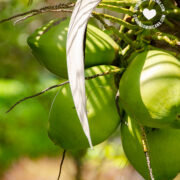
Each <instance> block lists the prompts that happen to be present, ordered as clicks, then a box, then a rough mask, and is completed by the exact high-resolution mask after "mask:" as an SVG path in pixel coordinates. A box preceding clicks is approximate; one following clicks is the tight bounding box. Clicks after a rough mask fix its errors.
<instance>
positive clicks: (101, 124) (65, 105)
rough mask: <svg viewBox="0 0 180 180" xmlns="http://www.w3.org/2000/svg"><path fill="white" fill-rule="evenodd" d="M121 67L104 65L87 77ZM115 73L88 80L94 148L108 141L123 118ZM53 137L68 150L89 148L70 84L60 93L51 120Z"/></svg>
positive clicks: (88, 110) (87, 72)
mask: <svg viewBox="0 0 180 180" xmlns="http://www.w3.org/2000/svg"><path fill="white" fill-rule="evenodd" d="M116 68H117V67H115V66H109V65H100V66H94V67H91V68H88V69H86V70H85V74H86V76H93V75H95V74H101V73H103V72H107V71H110V70H115V69H116ZM117 91H118V88H117V87H116V86H115V82H114V74H108V75H104V76H98V77H96V78H93V79H90V80H86V97H87V115H88V121H89V127H90V134H91V139H92V143H93V145H96V144H99V143H101V142H103V141H104V140H106V139H107V138H108V137H109V136H110V135H111V134H112V133H113V132H114V131H115V130H116V128H117V126H118V125H119V123H120V117H119V115H118V112H117V108H116V102H115V96H116V93H117ZM48 132H49V137H50V138H51V140H52V141H53V142H54V143H55V144H57V145H59V146H61V147H62V148H64V149H71V150H72V149H84V148H88V147H89V143H88V141H87V138H86V136H85V134H84V132H83V129H82V127H81V124H80V121H79V119H78V116H77V113H76V110H75V107H74V102H73V99H72V95H71V91H70V87H69V84H67V85H64V86H63V87H61V88H60V90H59V91H58V93H57V95H56V98H55V101H54V103H53V105H52V109H51V112H50V118H49V130H48Z"/></svg>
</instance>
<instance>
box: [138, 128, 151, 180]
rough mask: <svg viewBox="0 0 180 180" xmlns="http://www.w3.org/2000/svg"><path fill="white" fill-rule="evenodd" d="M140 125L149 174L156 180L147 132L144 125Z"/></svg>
mask: <svg viewBox="0 0 180 180" xmlns="http://www.w3.org/2000/svg"><path fill="white" fill-rule="evenodd" d="M140 127H141V132H142V145H143V150H144V154H145V156H146V162H147V166H148V170H149V175H150V178H151V180H154V176H153V172H152V168H151V160H150V156H149V147H148V142H147V137H146V132H145V129H144V127H143V126H141V125H140Z"/></svg>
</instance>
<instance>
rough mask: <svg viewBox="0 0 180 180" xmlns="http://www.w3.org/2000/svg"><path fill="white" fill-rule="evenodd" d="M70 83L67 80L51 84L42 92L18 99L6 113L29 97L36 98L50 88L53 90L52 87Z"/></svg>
mask: <svg viewBox="0 0 180 180" xmlns="http://www.w3.org/2000/svg"><path fill="white" fill-rule="evenodd" d="M68 83H69V81H65V82H63V83H61V84H56V85H53V86H50V87H48V88H46V89H44V90H43V91H41V92H39V93H37V94H34V95H32V96H28V97H25V98H23V99H21V100H19V101H17V102H16V103H15V104H14V105H13V106H11V107H10V108H9V110H8V111H6V113H8V112H10V111H11V110H12V109H14V108H15V106H17V105H18V104H19V103H21V102H23V101H25V100H27V99H31V98H34V97H36V96H39V95H41V94H44V93H45V92H47V91H49V90H51V89H54V88H57V87H60V86H63V85H65V84H68Z"/></svg>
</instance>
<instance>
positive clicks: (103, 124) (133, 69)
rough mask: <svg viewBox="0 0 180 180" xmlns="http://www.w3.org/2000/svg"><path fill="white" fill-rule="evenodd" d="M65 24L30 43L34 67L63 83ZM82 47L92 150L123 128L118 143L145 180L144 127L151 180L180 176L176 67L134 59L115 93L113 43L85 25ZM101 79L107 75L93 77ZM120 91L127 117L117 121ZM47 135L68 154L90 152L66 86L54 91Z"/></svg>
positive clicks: (179, 64)
mask: <svg viewBox="0 0 180 180" xmlns="http://www.w3.org/2000/svg"><path fill="white" fill-rule="evenodd" d="M68 24H69V19H64V20H53V21H50V22H49V23H48V24H47V25H45V26H43V27H41V28H40V29H38V30H37V31H35V32H34V33H33V34H32V35H31V36H30V37H29V38H28V44H29V46H30V47H31V49H32V53H33V54H34V55H35V57H36V58H37V59H38V61H39V62H40V63H41V64H42V65H43V66H45V67H46V68H47V69H48V70H49V71H51V72H52V73H54V74H56V75H58V76H60V77H61V78H64V81H66V80H67V67H66V66H67V65H66V36H67V30H68ZM85 44H86V46H85V47H86V48H85V75H86V76H94V78H92V79H89V80H87V81H86V96H87V115H88V120H89V127H90V134H91V138H92V143H93V145H96V144H99V143H101V142H103V141H104V140H106V139H107V138H108V137H109V136H110V135H111V134H112V133H113V132H114V131H115V130H116V129H117V127H118V125H120V122H122V123H121V139H122V145H123V148H124V151H125V154H126V156H127V158H128V159H129V161H130V162H131V163H132V165H133V166H134V167H135V168H136V169H137V171H138V172H140V174H141V175H142V176H143V177H144V178H145V179H146V180H148V179H151V178H150V174H149V168H148V165H147V162H146V156H145V151H144V149H143V141H142V139H143V137H142V136H143V135H142V132H141V131H142V128H141V127H143V128H144V130H145V133H146V141H147V151H148V154H149V158H150V163H151V168H152V172H153V175H154V177H155V179H156V180H172V179H173V178H174V177H175V176H176V175H177V173H178V172H180V156H179V152H180V144H179V140H180V130H179V128H180V61H179V60H178V59H176V58H175V57H174V56H172V55H170V54H169V53H167V52H165V51H162V50H147V51H144V52H140V53H137V54H136V55H135V56H134V58H131V60H130V63H129V64H128V66H127V67H126V68H125V71H124V73H123V75H122V76H121V78H120V80H119V87H118V86H117V83H115V82H117V80H115V75H114V74H111V73H109V74H107V73H106V72H110V71H112V70H116V69H118V68H121V67H116V66H117V65H116V64H114V60H115V58H117V54H118V51H119V46H118V45H117V43H116V42H115V41H114V40H113V39H112V38H111V37H110V36H108V35H107V34H106V33H104V32H103V31H102V30H100V29H98V28H97V27H96V26H95V25H88V28H87V36H86V42H85ZM127 62H129V60H128V61H127ZM123 68H124V67H123ZM103 73H104V74H106V75H104V76H96V75H97V74H103ZM118 91H119V104H120V107H121V109H120V111H121V112H125V113H122V114H125V115H124V118H123V119H121V121H120V116H119V113H118V110H117V107H116V105H117V104H116V101H115V96H116V94H117V92H118ZM48 134H49V137H50V138H51V140H52V141H53V142H54V143H55V144H57V145H59V146H61V147H62V148H64V149H66V150H72V149H85V148H88V147H89V144H88V141H87V138H86V136H85V135H84V132H83V129H82V127H81V124H80V122H79V119H78V116H77V113H76V110H75V108H74V102H73V99H72V95H71V91H70V87H69V85H68V84H66V85H64V86H63V87H61V88H60V89H59V90H58V91H57V94H56V97H55V100H54V103H53V105H52V108H51V112H50V118H49V130H48Z"/></svg>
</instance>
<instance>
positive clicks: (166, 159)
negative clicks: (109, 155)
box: [121, 117, 180, 180]
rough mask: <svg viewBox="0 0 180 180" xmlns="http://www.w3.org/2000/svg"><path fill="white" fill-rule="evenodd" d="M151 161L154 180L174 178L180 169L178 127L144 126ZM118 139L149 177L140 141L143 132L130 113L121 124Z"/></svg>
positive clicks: (148, 177)
mask: <svg viewBox="0 0 180 180" xmlns="http://www.w3.org/2000/svg"><path fill="white" fill-rule="evenodd" d="M145 132H146V138H147V145H148V153H149V157H150V164H151V168H152V173H153V176H154V179H155V180H173V178H174V177H176V175H177V174H178V173H179V172H180V156H179V152H180V143H179V140H180V130H179V129H172V128H161V129H155V128H145ZM121 139H122V145H123V149H124V152H125V154H126V156H127V158H128V160H129V162H130V163H131V164H132V165H133V166H134V168H135V169H136V170H137V171H138V172H139V173H140V174H141V175H142V176H143V177H144V178H145V179H146V180H151V178H150V175H149V170H148V166H147V161H146V157H145V153H144V151H143V144H142V132H141V128H140V127H139V125H138V124H137V122H136V121H135V120H133V119H131V118H130V117H128V118H127V121H126V122H124V123H123V124H122V125H121Z"/></svg>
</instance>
